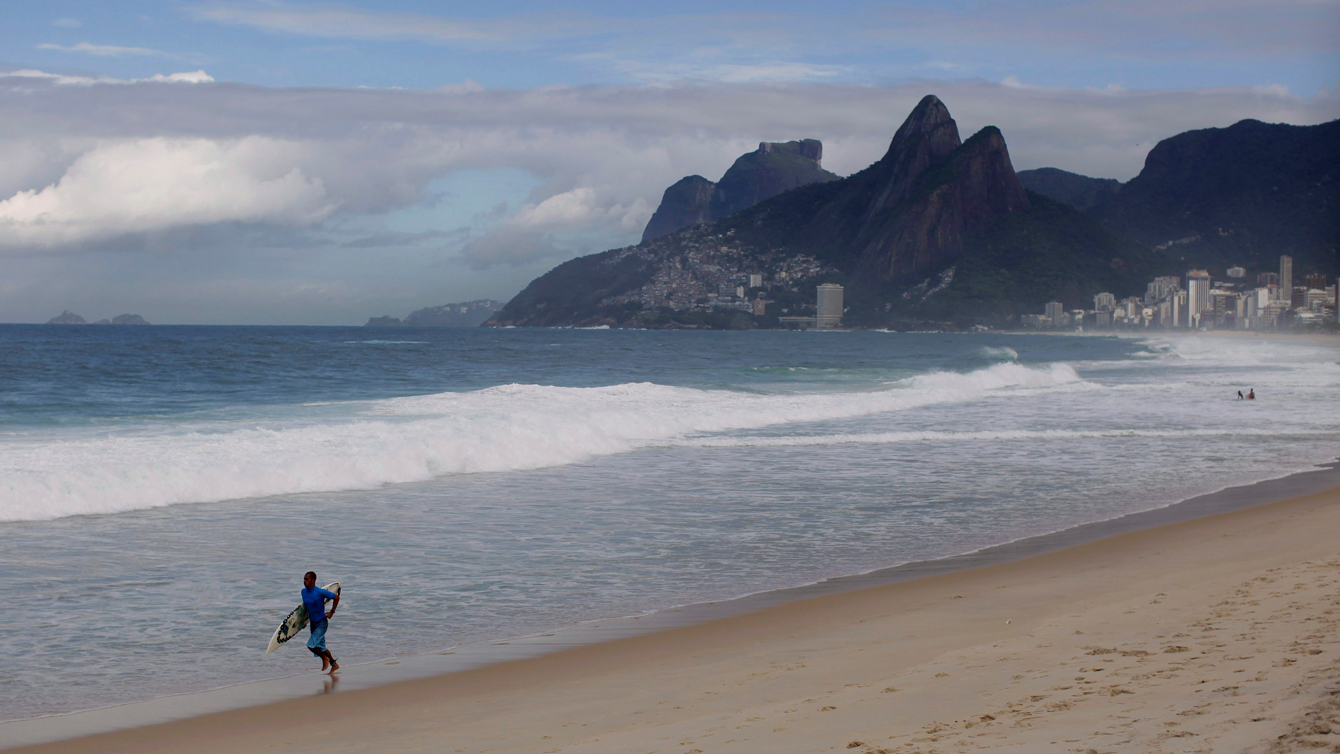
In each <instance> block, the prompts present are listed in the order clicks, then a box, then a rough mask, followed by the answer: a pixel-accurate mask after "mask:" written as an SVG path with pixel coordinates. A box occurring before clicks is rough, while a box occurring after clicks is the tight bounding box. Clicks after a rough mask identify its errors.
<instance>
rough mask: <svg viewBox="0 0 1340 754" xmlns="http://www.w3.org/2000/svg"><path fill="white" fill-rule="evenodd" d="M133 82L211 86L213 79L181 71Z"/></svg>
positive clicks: (158, 74) (207, 75)
mask: <svg viewBox="0 0 1340 754" xmlns="http://www.w3.org/2000/svg"><path fill="white" fill-rule="evenodd" d="M132 81H133V82H139V81H148V82H153V83H158V84H212V83H214V77H213V76H211V75H209V74H208V73H205V72H204V71H203V70H199V71H182V72H180V73H169V74H168V75H166V76H164V75H163V74H161V73H155V74H154V75H152V76H150V77H149V78H147V79H132Z"/></svg>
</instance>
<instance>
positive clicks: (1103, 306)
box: [1093, 293, 1117, 312]
mask: <svg viewBox="0 0 1340 754" xmlns="http://www.w3.org/2000/svg"><path fill="white" fill-rule="evenodd" d="M1093 308H1094V309H1095V310H1096V311H1100V312H1110V311H1112V310H1113V309H1115V308H1117V297H1116V296H1113V295H1112V294H1111V293H1100V294H1098V295H1097V296H1094V297H1093Z"/></svg>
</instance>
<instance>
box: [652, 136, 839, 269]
mask: <svg viewBox="0 0 1340 754" xmlns="http://www.w3.org/2000/svg"><path fill="white" fill-rule="evenodd" d="M823 154H824V145H823V142H821V141H819V140H818V139H801V140H799V141H784V142H768V141H764V142H760V143H759V145H758V149H757V150H755V151H753V152H750V153H748V154H745V155H742V156H741V157H740V158H739V159H737V160H736V161H735V163H734V164H733V165H731V166H730V169H728V170H727V171H726V174H725V175H723V176H722V177H721V180H720V181H717V182H716V183H713V182H712V181H709V180H707V179H706V178H703V177H702V176H699V175H691V176H689V177H687V178H683V179H681V180H680V181H679V182H677V183H676V184H675V185H673V186H671V187H670V188H668V189H666V190H665V195H664V196H662V198H661V205H660V206H659V207H657V208H656V213H655V214H653V215H652V216H651V220H650V221H649V222H648V223H647V227H646V230H644V231H643V232H642V241H643V243H645V242H647V241H650V240H652V239H654V238H659V237H661V236H663V235H666V234H668V233H673V232H675V231H677V230H679V229H680V228H687V227H688V226H690V225H697V224H699V223H706V222H713V221H716V220H720V219H721V218H723V217H726V216H728V215H733V214H735V213H736V212H739V211H740V210H743V209H748V208H749V207H752V206H754V205H755V204H758V203H759V202H761V201H764V200H765V199H771V198H772V197H774V196H776V195H778V194H780V193H782V192H784V191H790V190H791V189H794V188H800V187H801V186H806V185H809V184H811V183H823V182H827V181H835V180H837V179H838V176H836V175H834V174H833V173H830V172H828V171H827V170H824V169H823V166H822V161H823Z"/></svg>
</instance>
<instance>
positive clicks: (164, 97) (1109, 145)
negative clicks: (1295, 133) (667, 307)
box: [0, 0, 1340, 325]
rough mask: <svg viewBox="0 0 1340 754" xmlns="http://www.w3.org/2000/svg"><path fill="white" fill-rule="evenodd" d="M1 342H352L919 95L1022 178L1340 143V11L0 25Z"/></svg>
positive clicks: (891, 127)
mask: <svg viewBox="0 0 1340 754" xmlns="http://www.w3.org/2000/svg"><path fill="white" fill-rule="evenodd" d="M0 18H3V20H4V23H2V24H0V322H44V321H46V320H47V319H49V318H51V317H53V316H55V315H57V314H59V313H60V312H61V311H62V310H64V309H70V310H72V311H74V312H76V313H79V314H81V315H83V316H84V317H85V318H86V319H88V320H90V321H92V320H95V319H101V318H104V317H112V316H115V315H117V314H123V313H136V314H141V315H143V316H144V317H146V318H147V319H148V320H149V321H151V322H155V323H164V324H167V323H176V324H308V325H359V324H362V323H364V322H365V321H366V320H367V318H368V317H370V316H377V315H386V314H390V315H393V316H400V317H403V316H405V315H406V314H408V313H409V312H410V311H413V310H414V309H418V308H421V307H425V306H435V305H440V304H444V303H448V302H457V301H466V300H472V299H479V298H496V299H500V300H504V301H505V300H507V299H508V298H510V297H511V296H513V295H515V294H516V293H517V292H518V291H519V290H521V289H522V288H523V287H525V285H526V284H527V283H528V282H530V281H531V280H532V279H534V278H535V277H537V276H539V275H541V274H543V273H544V272H545V271H547V270H548V269H550V268H552V267H553V266H554V265H556V264H558V263H559V262H562V261H563V260H565V259H569V258H572V257H575V256H579V255H582V254H589V253H593V252H598V251H602V250H604V249H608V248H616V247H620V246H626V245H631V244H635V243H637V241H638V240H639V239H640V237H641V232H642V228H643V227H644V226H645V225H646V222H647V220H648V219H649V218H650V217H651V213H652V212H653V211H654V210H655V208H656V205H657V204H658V203H659V201H660V196H661V193H662V192H663V191H664V190H665V188H666V187H667V186H669V185H670V184H672V183H674V182H675V181H677V180H678V179H680V178H682V177H683V176H685V175H691V174H695V173H696V174H699V175H703V176H705V177H707V178H709V179H711V180H716V179H718V178H720V177H721V174H722V173H724V172H725V170H726V168H728V167H729V166H730V164H731V162H733V161H734V159H735V158H736V157H738V156H740V155H741V154H743V153H745V152H748V151H751V150H753V149H755V148H756V147H757V145H758V142H760V141H786V140H791V139H800V138H817V139H821V140H822V141H823V142H824V167H826V168H828V169H829V170H832V171H834V172H836V173H838V174H841V175H847V174H850V173H853V172H855V171H857V170H860V169H862V168H864V167H865V166H867V165H869V164H870V163H871V162H874V161H875V160H877V159H879V158H880V157H881V156H882V155H883V153H884V151H885V150H886V149H887V148H888V143H889V139H890V138H891V137H892V135H893V133H894V131H895V130H897V128H898V126H899V125H900V124H901V123H902V120H903V119H904V118H905V117H906V115H907V114H908V112H910V110H911V109H912V107H913V106H914V105H915V104H916V102H917V101H918V100H920V99H921V97H923V96H924V95H926V94H936V95H938V96H939V97H940V99H941V100H943V101H944V102H945V104H946V105H947V106H948V107H949V109H950V112H951V113H952V114H953V116H954V117H955V119H956V120H957V121H958V124H959V130H960V132H961V133H962V134H963V136H964V138H966V137H967V136H968V135H970V134H971V133H974V132H975V131H977V130H978V129H980V128H982V127H984V126H987V125H995V126H997V127H999V128H1000V129H1001V130H1002V132H1003V133H1004V135H1005V139H1006V141H1007V143H1008V145H1009V150H1010V155H1011V158H1012V159H1013V162H1014V165H1015V168H1016V169H1018V170H1023V169H1028V168H1037V167H1046V166H1051V167H1059V168H1063V169H1065V170H1070V171H1074V172H1078V173H1083V174H1086V175H1092V176H1097V177H1107V178H1117V179H1119V180H1123V181H1125V180H1129V179H1130V178H1131V177H1133V176H1135V175H1136V174H1138V173H1139V171H1140V169H1141V167H1142V165H1143V163H1144V158H1145V156H1146V154H1147V153H1148V151H1149V150H1150V149H1151V148H1152V147H1153V146H1154V144H1156V143H1157V142H1158V141H1159V140H1160V139H1163V138H1167V137H1169V136H1173V135H1175V134H1177V133H1180V132H1182V131H1186V130H1190V129H1196V128H1211V127H1223V126H1228V125H1231V124H1232V123H1234V122H1237V121H1238V120H1242V119H1244V118H1256V119H1259V120H1263V121H1267V122H1275V123H1292V124H1298V125H1308V124H1315V123H1321V122H1326V121H1330V120H1334V119H1336V118H1340V0H1273V1H1272V2H1245V1H1243V0H1126V1H1118V0H1076V1H1074V2H1062V1H1059V0H1052V1H1046V0H999V1H996V2H986V1H985V0H981V1H971V0H969V1H956V2H929V1H927V2H893V3H883V2H842V1H840V0H839V1H834V2H828V3H825V4H816V3H813V2H808V3H799V2H787V1H778V0H770V2H767V3H763V2H730V1H729V0H718V1H717V2H711V3H708V2H697V1H694V2H677V3H661V4H657V5H655V6H650V7H643V5H642V4H633V3H625V2H621V3H614V2H566V3H562V4H557V3H538V2H518V1H511V0H505V1H495V2H491V3H468V4H467V3H452V2H427V1H426V0H425V1H422V2H412V1H401V2H394V1H392V2H377V3H368V2H364V3H359V2H349V3H310V2H250V1H245V2H231V1H230V2H192V1H191V0H162V1H159V2H155V1H153V0H141V1H139V2H117V1H114V0H113V1H107V0H104V1H102V2H91V1H89V0H47V2H43V3H33V2H17V1H16V0H0Z"/></svg>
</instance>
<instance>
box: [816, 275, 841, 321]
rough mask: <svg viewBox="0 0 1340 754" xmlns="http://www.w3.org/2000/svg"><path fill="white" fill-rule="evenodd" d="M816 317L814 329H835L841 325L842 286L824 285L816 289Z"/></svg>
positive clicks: (834, 284)
mask: <svg viewBox="0 0 1340 754" xmlns="http://www.w3.org/2000/svg"><path fill="white" fill-rule="evenodd" d="M817 294H818V302H817V303H818V312H817V314H818V316H816V317H815V320H814V326H815V327H837V326H839V325H841V324H842V286H840V285H838V284H836V283H824V284H823V285H821V286H819V287H818V291H817Z"/></svg>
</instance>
